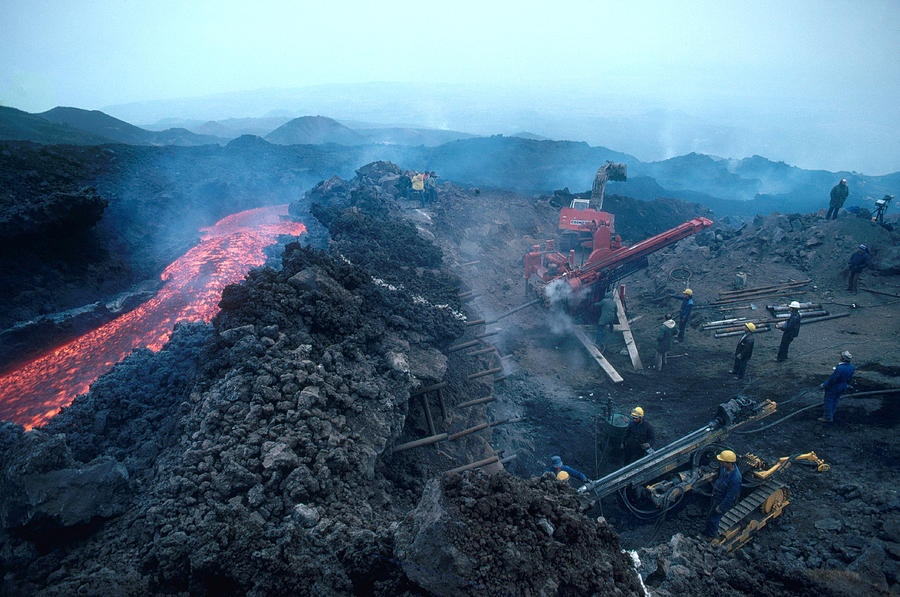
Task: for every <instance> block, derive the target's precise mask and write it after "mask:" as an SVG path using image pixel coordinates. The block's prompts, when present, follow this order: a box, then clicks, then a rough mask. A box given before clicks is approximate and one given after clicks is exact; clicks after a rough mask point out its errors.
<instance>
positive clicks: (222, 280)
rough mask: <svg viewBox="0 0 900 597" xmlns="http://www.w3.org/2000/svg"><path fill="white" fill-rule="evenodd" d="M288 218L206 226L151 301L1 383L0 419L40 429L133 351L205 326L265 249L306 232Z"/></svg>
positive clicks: (281, 211) (246, 218)
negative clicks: (196, 324)
mask: <svg viewBox="0 0 900 597" xmlns="http://www.w3.org/2000/svg"><path fill="white" fill-rule="evenodd" d="M286 214H287V205H278V206H273V207H260V208H258V209H251V210H248V211H243V212H240V213H237V214H232V215H230V216H228V217H226V218H223V219H221V220H219V221H218V222H216V224H215V225H214V226H212V227H211V228H204V229H203V231H202V232H203V237H202V239H201V241H200V244H198V245H197V246H196V247H194V248H192V249H191V250H190V251H188V252H187V253H185V254H184V255H183V256H182V257H181V258H179V259H178V260H176V261H175V262H173V263H172V264H171V265H169V267H167V268H166V269H165V271H164V272H163V273H162V276H161V279H162V280H163V282H164V284H163V286H162V288H160V290H159V292H157V294H156V296H155V297H153V298H152V299H150V300H149V301H147V302H145V303H144V304H142V305H141V306H140V307H138V308H136V309H134V310H133V311H130V312H128V313H125V314H124V315H122V316H120V317H118V318H116V319H114V320H112V321H110V322H109V323H107V324H106V325H103V326H101V327H99V328H97V329H95V330H93V331H91V332H88V333H87V334H85V335H83V336H81V337H79V338H77V339H75V340H72V341H71V342H68V343H66V344H64V345H62V346H59V347H57V348H55V349H53V350H51V351H49V352H47V353H45V354H43V355H41V356H40V357H38V358H36V359H34V360H33V361H31V362H30V363H28V364H27V365H25V366H24V367H21V368H20V369H18V370H16V371H13V372H11V373H9V374H7V375H4V376H2V377H0V420H7V421H13V422H15V423H19V424H21V425H24V426H25V427H26V428H28V429H30V428H32V427H34V426H37V425H42V424H43V423H45V422H46V421H47V420H48V419H50V417H52V416H53V415H55V414H56V413H58V412H59V409H60V408H62V407H64V406H66V405H68V404H69V403H71V402H72V400H73V399H74V398H75V396H78V395H79V394H83V393H85V392H87V390H88V388H89V387H90V385H91V384H92V383H93V382H94V381H95V380H96V379H97V378H98V377H100V376H101V375H102V374H103V373H106V372H107V371H109V369H111V368H112V366H113V365H115V364H116V363H118V362H119V361H121V360H122V359H123V358H124V357H125V356H126V355H128V354H129V353H130V352H131V351H132V350H133V349H135V348H140V347H147V348H149V349H151V350H159V349H160V348H162V346H163V345H164V344H165V343H166V342H167V341H168V340H169V337H170V336H171V335H172V328H173V327H174V326H175V324H176V323H178V322H179V321H210V320H211V319H212V318H213V316H214V315H215V314H216V313H217V312H218V310H219V308H218V303H219V300H220V299H221V295H222V289H223V288H224V287H225V286H226V285H228V284H232V283H234V282H238V281H240V280H242V279H243V278H244V276H245V275H246V274H247V272H248V271H250V269H252V268H254V267H257V266H259V265H262V264H263V263H264V262H265V253H264V249H265V247H267V246H268V245H271V244H273V243H274V242H275V241H276V239H277V237H278V236H279V235H282V234H290V235H294V236H297V235H299V234H301V233H303V232H306V227H305V226H303V224H301V223H299V222H292V221H290V220H288V219H286V218H285V217H284V216H285V215H286Z"/></svg>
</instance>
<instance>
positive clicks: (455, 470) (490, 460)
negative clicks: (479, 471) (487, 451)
mask: <svg viewBox="0 0 900 597" xmlns="http://www.w3.org/2000/svg"><path fill="white" fill-rule="evenodd" d="M499 461H500V457H499V456H497V455H496V454H494V455H493V456H491V457H490V458H485V459H484V460H478V461H476V462H470V463H469V464H464V465H463V466H458V467H456V468H452V469H450V470H449V471H445V472H444V474H445V475H448V474H450V473H461V472H463V471H468V470H471V469H473V468H481V467H482V466H487V465H488V464H493V463H494V462H499Z"/></svg>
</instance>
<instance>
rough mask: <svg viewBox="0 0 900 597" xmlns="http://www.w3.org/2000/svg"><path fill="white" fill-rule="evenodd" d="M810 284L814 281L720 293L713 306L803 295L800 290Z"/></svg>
mask: <svg viewBox="0 0 900 597" xmlns="http://www.w3.org/2000/svg"><path fill="white" fill-rule="evenodd" d="M810 282H812V280H801V281H799V282H785V283H783V284H771V285H769V286H758V287H756V288H745V289H742V290H729V291H725V292H720V293H719V298H718V299H717V300H715V301H713V303H712V304H714V305H728V304H733V303H740V302H744V301H746V300H751V299H759V298H762V297H768V296H793V295H797V294H803V291H802V290H798V288H800V287H801V286H805V285H806V284H809V283H810Z"/></svg>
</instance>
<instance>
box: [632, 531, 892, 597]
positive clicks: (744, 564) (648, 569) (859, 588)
mask: <svg viewBox="0 0 900 597" xmlns="http://www.w3.org/2000/svg"><path fill="white" fill-rule="evenodd" d="M636 553H637V555H638V558H639V560H640V565H639V567H638V570H639V572H640V573H641V576H642V577H644V579H645V583H646V585H647V587H648V588H649V589H650V590H651V591H652V594H653V595H655V596H658V597H668V596H670V595H671V596H675V595H697V596H698V597H706V596H716V597H720V596H721V597H729V596H735V597H738V596H743V595H758V596H760V597H769V596H771V597H780V596H783V595H796V596H798V597H854V596H855V597H862V596H864V595H865V596H872V597H880V596H887V595H888V594H889V593H888V591H887V590H885V589H883V588H879V587H878V586H876V585H874V584H872V582H871V576H870V574H869V572H870V571H868V570H857V571H852V570H851V571H842V570H833V569H832V570H827V569H822V570H814V569H807V568H792V567H789V566H785V565H784V563H783V562H782V561H781V560H779V559H777V558H773V557H771V554H768V555H767V554H766V553H763V552H762V551H761V550H747V549H746V548H745V549H744V550H741V551H738V552H736V553H734V554H729V553H727V552H723V551H722V550H721V549H719V548H717V547H715V546H713V545H710V544H709V543H708V542H706V541H701V540H697V539H692V538H690V537H685V536H684V535H682V534H681V533H677V534H675V535H674V536H672V538H671V539H670V540H669V541H668V542H667V543H663V544H660V545H657V546H654V547H651V548H641V549H639V550H637V552H636Z"/></svg>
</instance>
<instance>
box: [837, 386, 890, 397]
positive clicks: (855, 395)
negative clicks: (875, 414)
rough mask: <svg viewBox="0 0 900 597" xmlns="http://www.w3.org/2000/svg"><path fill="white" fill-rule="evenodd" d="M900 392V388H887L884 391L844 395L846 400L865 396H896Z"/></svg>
mask: <svg viewBox="0 0 900 597" xmlns="http://www.w3.org/2000/svg"><path fill="white" fill-rule="evenodd" d="M897 392H900V388H885V389H883V390H869V391H867V392H857V393H855V394H844V395H843V397H844V398H862V397H863V396H875V395H876V394H895V393H897Z"/></svg>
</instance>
